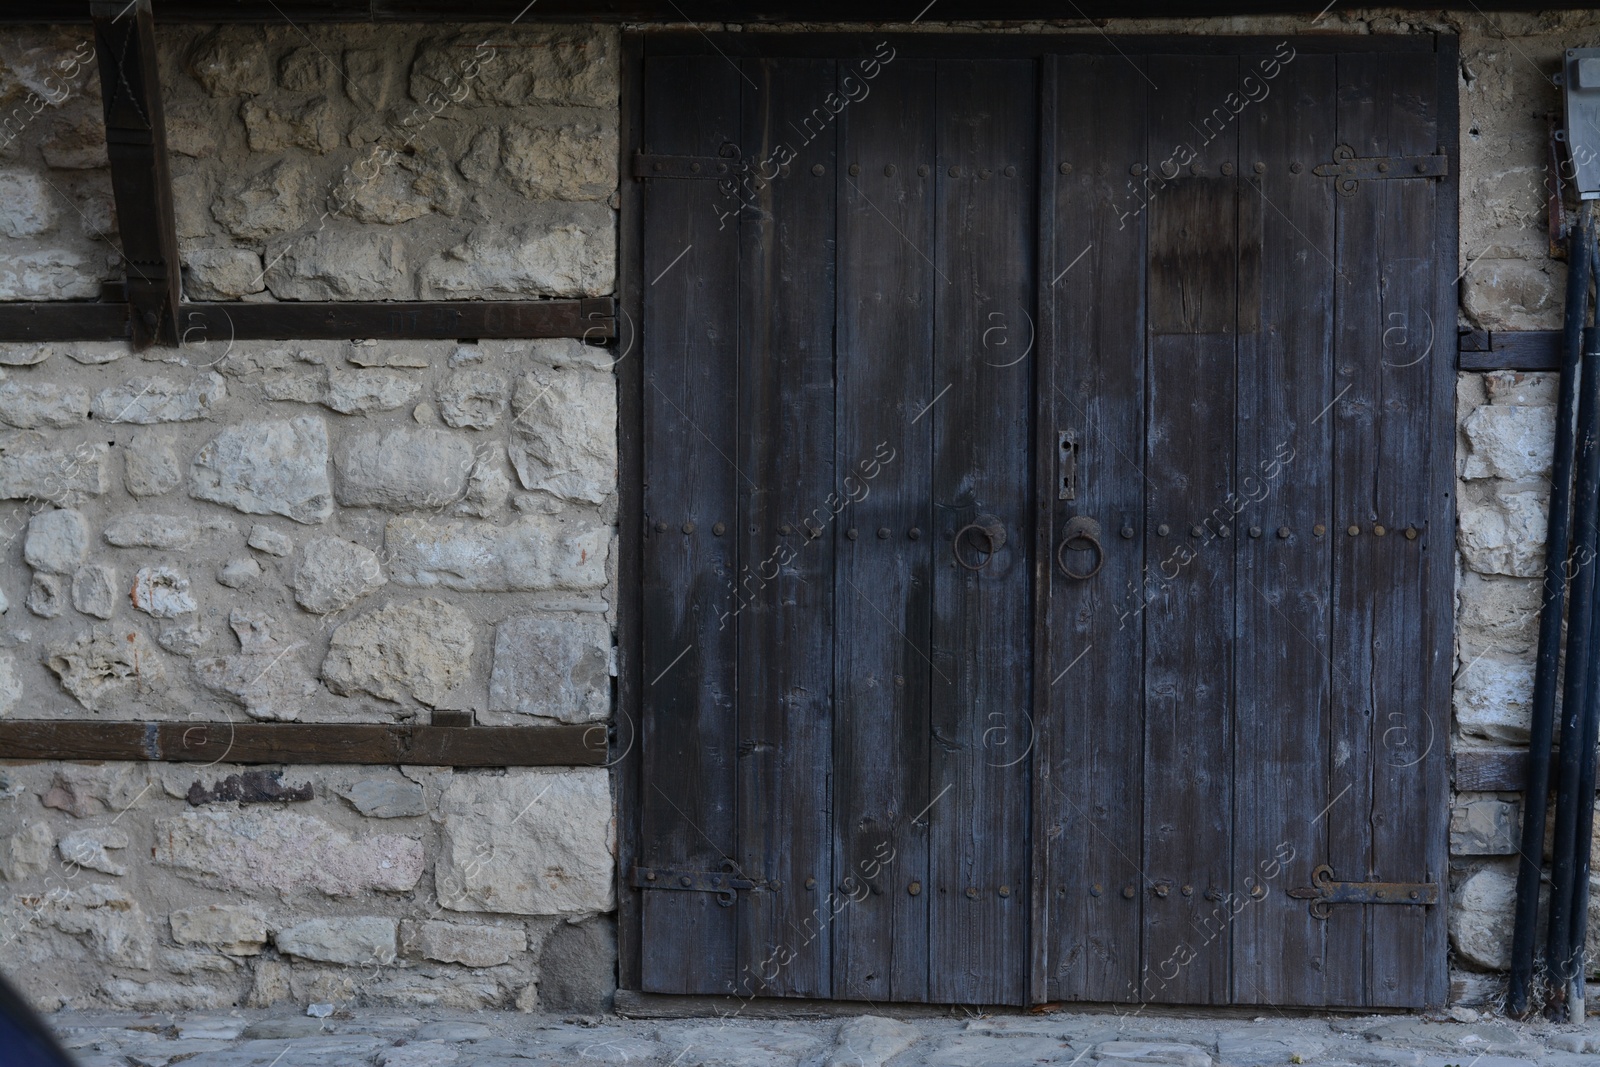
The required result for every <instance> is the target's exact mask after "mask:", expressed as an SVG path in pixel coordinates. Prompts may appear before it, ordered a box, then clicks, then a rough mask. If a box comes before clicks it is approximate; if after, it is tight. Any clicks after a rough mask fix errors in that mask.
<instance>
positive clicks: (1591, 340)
mask: <svg viewBox="0 0 1600 1067" xmlns="http://www.w3.org/2000/svg"><path fill="white" fill-rule="evenodd" d="M1583 373H1584V375H1585V380H1588V376H1589V375H1591V374H1600V327H1595V326H1588V327H1585V328H1584V331H1583ZM1591 581H1593V582H1594V583H1595V586H1594V588H1593V589H1592V590H1591V591H1590V594H1589V595H1590V597H1591V599H1593V600H1594V602H1595V603H1600V566H1596V567H1595V577H1593V578H1591ZM1590 638H1591V644H1590V646H1589V648H1588V649H1587V650H1586V651H1585V655H1584V659H1583V660H1581V661H1579V662H1581V663H1582V664H1583V668H1584V670H1585V671H1586V672H1587V674H1588V676H1589V677H1588V679H1587V680H1586V681H1585V683H1584V694H1585V703H1584V707H1583V738H1582V747H1581V748H1580V749H1579V750H1578V795H1577V805H1576V810H1575V812H1574V815H1575V816H1576V820H1577V821H1576V823H1575V824H1574V826H1573V829H1572V843H1573V847H1574V854H1573V865H1572V920H1571V922H1572V932H1571V934H1570V937H1569V940H1568V945H1567V956H1568V958H1569V959H1570V960H1571V961H1572V982H1571V985H1570V990H1571V992H1570V993H1569V994H1568V997H1567V1021H1569V1022H1582V1021H1583V1001H1584V978H1585V975H1586V971H1587V968H1586V966H1585V962H1584V943H1585V942H1586V941H1587V940H1588V934H1589V861H1590V858H1591V853H1592V851H1593V845H1594V777H1595V745H1596V743H1597V742H1600V648H1597V647H1595V642H1600V627H1596V628H1595V630H1594V631H1593V632H1592V633H1591V634H1590ZM1567 664H1568V666H1567V669H1568V670H1572V669H1573V660H1572V657H1571V654H1570V653H1569V654H1568V657H1567Z"/></svg>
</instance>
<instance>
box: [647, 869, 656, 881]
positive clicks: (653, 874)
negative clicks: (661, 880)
mask: <svg viewBox="0 0 1600 1067" xmlns="http://www.w3.org/2000/svg"><path fill="white" fill-rule="evenodd" d="M644 880H645V881H647V882H653V881H655V880H656V872H655V871H645V872H644Z"/></svg>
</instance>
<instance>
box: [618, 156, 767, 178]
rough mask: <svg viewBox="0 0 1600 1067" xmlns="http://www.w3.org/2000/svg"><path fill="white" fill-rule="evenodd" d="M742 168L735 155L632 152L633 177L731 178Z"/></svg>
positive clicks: (741, 162) (742, 165) (740, 160)
mask: <svg viewBox="0 0 1600 1067" xmlns="http://www.w3.org/2000/svg"><path fill="white" fill-rule="evenodd" d="M743 169H744V160H742V159H739V158H738V157H737V156H663V155H654V154H652V153H648V152H635V153H634V154H633V177H634V178H731V177H733V176H734V175H735V174H737V173H739V172H740V171H741V170H743Z"/></svg>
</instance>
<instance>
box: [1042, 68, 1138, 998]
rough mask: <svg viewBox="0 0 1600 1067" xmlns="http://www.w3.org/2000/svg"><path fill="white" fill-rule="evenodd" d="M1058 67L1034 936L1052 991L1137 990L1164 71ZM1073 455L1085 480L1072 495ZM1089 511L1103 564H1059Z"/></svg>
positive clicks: (1050, 170) (1070, 994)
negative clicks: (1154, 81) (1148, 198)
mask: <svg viewBox="0 0 1600 1067" xmlns="http://www.w3.org/2000/svg"><path fill="white" fill-rule="evenodd" d="M1049 63H1050V67H1051V68H1053V70H1052V73H1053V74H1054V78H1055V92H1054V97H1053V102H1054V105H1055V106H1054V108H1053V110H1051V111H1050V112H1049V115H1050V118H1051V119H1052V120H1053V122H1052V126H1053V129H1051V128H1047V133H1046V137H1047V144H1048V143H1049V140H1048V139H1049V137H1050V136H1051V134H1052V133H1053V135H1054V144H1053V145H1052V146H1051V154H1050V155H1047V156H1046V158H1045V159H1044V160H1043V167H1042V170H1041V173H1042V174H1043V176H1044V177H1043V180H1044V181H1045V182H1046V189H1047V190H1048V192H1047V193H1046V197H1047V199H1046V200H1045V201H1044V203H1045V205H1046V208H1045V210H1046V212H1047V214H1048V215H1049V217H1048V218H1047V219H1045V220H1042V221H1043V226H1042V229H1043V230H1044V232H1045V233H1046V234H1047V235H1048V240H1049V242H1050V243H1049V244H1048V245H1047V246H1046V248H1047V252H1046V259H1045V262H1044V263H1043V264H1042V265H1041V282H1040V291H1041V293H1042V294H1043V296H1042V298H1041V300H1040V308H1041V331H1040V336H1041V345H1042V347H1041V349H1040V358H1041V364H1042V365H1041V374H1040V382H1039V389H1040V391H1041V396H1040V399H1039V410H1040V411H1041V413H1043V415H1042V423H1041V425H1040V427H1039V434H1040V438H1041V440H1040V442H1039V449H1040V451H1041V453H1042V454H1043V455H1044V456H1045V457H1047V458H1046V459H1045V460H1044V461H1043V462H1042V463H1041V465H1040V475H1039V478H1040V485H1041V488H1040V492H1041V493H1042V497H1043V498H1042V499H1041V502H1040V509H1041V513H1042V514H1044V515H1046V516H1047V517H1048V522H1049V529H1048V531H1047V533H1048V539H1047V540H1045V541H1044V544H1045V546H1046V547H1045V549H1044V551H1045V553H1046V557H1045V559H1043V560H1041V561H1040V562H1041V565H1042V566H1044V567H1046V568H1048V578H1047V581H1046V582H1045V587H1046V589H1047V591H1048V595H1049V600H1048V605H1049V610H1048V616H1047V618H1046V621H1045V627H1046V635H1045V639H1044V640H1043V641H1042V642H1041V643H1039V644H1038V645H1036V647H1039V648H1041V662H1040V667H1039V672H1040V675H1041V677H1039V678H1038V679H1037V680H1036V689H1035V691H1036V692H1039V691H1041V690H1042V692H1043V693H1044V696H1042V697H1041V698H1039V701H1038V704H1039V707H1041V708H1042V709H1044V711H1043V713H1042V714H1041V716H1040V724H1041V728H1040V731H1039V741H1038V743H1039V745H1040V754H1041V759H1040V761H1039V764H1038V766H1039V767H1040V768H1041V770H1040V774H1039V781H1038V784H1037V785H1036V789H1037V792H1038V794H1039V803H1040V807H1041V808H1043V809H1044V810H1045V811H1046V812H1047V813H1048V814H1047V815H1046V817H1044V818H1043V819H1041V820H1040V821H1039V822H1038V823H1036V824H1035V825H1036V826H1038V827H1039V831H1038V837H1037V838H1036V840H1037V841H1038V847H1039V848H1040V849H1041V850H1043V851H1045V853H1046V855H1045V873H1044V875H1043V877H1042V879H1041V881H1042V882H1043V885H1042V886H1041V890H1042V919H1043V921H1042V922H1041V924H1040V929H1039V930H1038V931H1037V932H1036V934H1035V937H1037V938H1042V939H1043V940H1044V941H1045V943H1046V948H1047V952H1048V958H1047V960H1046V967H1047V968H1048V971H1047V973H1048V982H1047V988H1046V989H1045V991H1044V993H1045V996H1046V997H1047V998H1048V999H1052V1000H1054V999H1062V1000H1089V1001H1116V1000H1132V999H1136V998H1137V988H1138V983H1139V937H1140V935H1139V931H1140V921H1141V920H1140V914H1141V909H1142V907H1143V903H1144V894H1143V893H1142V892H1141V891H1140V887H1142V886H1143V884H1144V877H1143V874H1142V866H1143V865H1142V862H1141V858H1140V854H1139V845H1138V843H1139V841H1140V840H1141V838H1142V833H1141V827H1140V820H1141V817H1142V816H1141V813H1142V810H1143V807H1142V803H1141V797H1142V777H1141V772H1142V770H1143V766H1142V752H1143V748H1144V734H1143V731H1144V714H1143V711H1144V700H1143V695H1144V675H1143V670H1144V659H1143V657H1144V607H1145V602H1144V597H1145V593H1146V590H1147V588H1153V587H1151V586H1149V585H1148V583H1147V580H1146V578H1147V576H1146V574H1145V572H1144V566H1143V557H1144V544H1145V540H1146V538H1147V537H1153V536H1154V534H1153V533H1150V532H1149V531H1148V530H1147V529H1146V525H1145V521H1144V482H1145V477H1144V465H1145V458H1144V454H1145V381H1144V375H1145V360H1144V346H1145V330H1144V269H1143V265H1144V217H1145V216H1144V213H1143V211H1142V210H1139V202H1138V200H1137V198H1136V197H1135V195H1134V193H1133V192H1132V191H1131V190H1130V188H1129V185H1130V181H1129V175H1128V165H1129V164H1130V163H1132V162H1133V161H1135V160H1142V159H1143V157H1144V148H1145V145H1144V118H1145V116H1144V107H1145V93H1146V90H1147V82H1146V81H1145V77H1144V75H1143V74H1142V73H1141V72H1140V70H1139V69H1138V68H1137V67H1135V66H1133V65H1131V64H1129V63H1128V62H1126V61H1125V60H1124V59H1122V57H1120V56H1105V57H1099V56H1096V57H1072V58H1070V59H1059V58H1055V57H1052V59H1051V60H1050V61H1049ZM1064 433H1065V434H1067V435H1069V436H1070V438H1071V440H1070V442H1069V445H1070V450H1071V456H1070V459H1065V458H1064V457H1062V455H1061V438H1062V434H1064ZM1063 463H1069V464H1070V465H1071V466H1072V468H1073V471H1072V473H1073V478H1074V483H1075V484H1074V485H1073V486H1072V487H1071V489H1070V492H1071V494H1072V498H1071V499H1067V500H1064V499H1062V498H1061V486H1060V484H1059V479H1060V478H1061V476H1062V473H1063V469H1062V468H1063ZM1080 515H1081V516H1087V517H1090V518H1093V519H1095V520H1097V521H1098V522H1099V523H1100V525H1101V528H1102V532H1103V535H1104V536H1103V544H1104V546H1105V550H1106V552H1105V561H1104V565H1103V566H1102V569H1101V571H1100V573H1099V574H1098V575H1096V576H1095V577H1093V578H1091V579H1084V580H1077V579H1072V578H1069V577H1067V576H1066V575H1065V574H1063V573H1062V571H1061V570H1060V568H1059V566H1058V565H1057V564H1056V563H1055V553H1056V550H1057V548H1058V546H1059V538H1060V536H1061V532H1062V529H1063V527H1064V526H1065V524H1066V522H1067V521H1068V519H1070V518H1072V517H1074V516H1080ZM1124 530H1127V531H1130V532H1131V533H1132V534H1133V536H1132V537H1125V536H1124V535H1123V531H1124ZM1066 561H1067V563H1068V565H1069V566H1071V567H1072V568H1074V570H1075V571H1076V572H1078V573H1082V572H1084V571H1085V570H1087V569H1088V568H1089V567H1090V566H1092V565H1093V559H1092V557H1091V556H1090V555H1089V554H1087V553H1083V552H1072V551H1070V550H1069V551H1068V552H1067V553H1066ZM1125 889H1126V890H1129V891H1130V892H1128V893H1125V892H1124V890H1125Z"/></svg>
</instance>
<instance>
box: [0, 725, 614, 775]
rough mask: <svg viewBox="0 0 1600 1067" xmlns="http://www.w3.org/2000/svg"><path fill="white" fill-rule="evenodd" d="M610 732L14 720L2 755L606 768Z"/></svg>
mask: <svg viewBox="0 0 1600 1067" xmlns="http://www.w3.org/2000/svg"><path fill="white" fill-rule="evenodd" d="M606 729H607V728H606V726H605V725H604V724H598V723H597V724H595V725H593V726H408V725H389V724H382V723H349V724H346V723H299V722H286V723H259V722H238V723H228V722H199V723H196V722H99V721H90V720H81V719H65V720H49V719H13V720H10V721H7V722H0V758H3V759H18V760H150V761H158V762H168V763H357V764H376V765H392V764H397V763H411V764H417V765H420V766H429V767H435V766H436V767H595V766H600V765H603V764H604V763H605V761H606V745H607V738H606Z"/></svg>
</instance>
